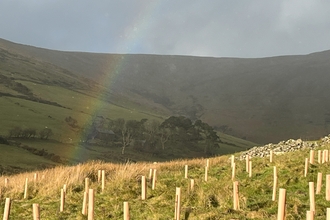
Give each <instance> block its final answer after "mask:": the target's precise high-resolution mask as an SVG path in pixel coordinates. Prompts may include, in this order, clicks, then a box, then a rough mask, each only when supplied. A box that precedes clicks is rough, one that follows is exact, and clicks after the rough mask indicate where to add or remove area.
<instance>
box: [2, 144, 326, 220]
mask: <svg viewBox="0 0 330 220" xmlns="http://www.w3.org/2000/svg"><path fill="white" fill-rule="evenodd" d="M317 155H318V160H317V161H318V163H319V164H322V163H326V162H328V161H329V151H328V150H323V151H321V150H319V151H318V154H317ZM314 157H315V152H314V150H311V151H310V157H309V158H305V170H304V176H305V177H306V176H307V173H308V164H314V163H315V161H314ZM273 159H274V154H273V152H272V151H271V152H270V157H269V161H270V162H273ZM209 168H210V161H209V159H207V160H206V165H205V176H204V181H205V182H207V181H208V170H209ZM231 168H232V181H233V193H232V195H233V209H234V210H239V209H240V204H239V182H238V181H235V175H236V173H235V172H236V164H235V157H234V155H232V156H231ZM246 172H247V173H248V176H249V177H250V178H251V177H252V160H251V158H250V156H249V155H247V156H246ZM97 176H98V178H97V181H98V182H99V183H101V193H103V192H104V189H105V170H98V175H97ZM148 178H149V181H150V182H151V189H152V190H154V189H155V188H156V180H157V169H155V168H151V169H150V170H149V177H148ZM184 178H185V179H188V165H185V166H184ZM41 179H44V176H42V177H41ZM37 181H38V174H37V173H35V174H34V177H33V182H34V183H33V184H35V183H36V182H37ZM277 183H278V176H277V168H276V166H274V167H273V193H272V201H275V200H276V193H277V192H276V189H277ZM28 184H29V179H28V178H26V179H25V184H24V199H27V198H28ZM194 184H195V181H194V179H190V184H189V191H193V190H194ZM8 185H9V179H8V178H5V187H7V186H8ZM325 185H326V186H325V187H326V190H325V194H326V195H325V197H326V201H330V175H326V184H325ZM89 186H90V180H89V178H85V190H84V195H83V204H82V212H81V213H82V214H83V215H87V216H88V220H92V219H94V199H95V191H94V189H90V187H89ZM321 187H322V173H318V175H317V183H316V189H315V187H314V182H309V201H310V208H309V210H308V211H306V219H310V220H312V219H314V215H315V210H316V209H315V206H316V204H315V194H320V192H321ZM66 190H67V186H66V184H64V185H63V188H62V189H61V195H60V207H59V211H60V212H63V211H64V209H65V195H66ZM146 199H147V181H146V176H141V200H146ZM180 203H181V188H180V187H176V191H175V204H174V219H175V220H179V219H180V209H181V204H180ZM10 205H11V200H10V198H6V201H5V208H4V217H3V220H8V219H9V215H10ZM285 206H286V189H283V188H280V189H279V198H278V213H277V219H278V220H284V219H285ZM123 213H124V214H123V218H124V220H129V219H130V214H129V204H128V202H124V203H123ZM326 213H327V214H326V219H327V220H330V208H327V212H326ZM33 219H34V220H37V219H40V207H39V204H33Z"/></svg>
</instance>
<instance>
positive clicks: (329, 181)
mask: <svg viewBox="0 0 330 220" xmlns="http://www.w3.org/2000/svg"><path fill="white" fill-rule="evenodd" d="M325 177H326V178H325V199H326V200H327V201H330V175H329V174H327V175H326V176H325Z"/></svg>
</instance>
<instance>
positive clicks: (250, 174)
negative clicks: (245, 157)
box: [249, 160, 252, 178]
mask: <svg viewBox="0 0 330 220" xmlns="http://www.w3.org/2000/svg"><path fill="white" fill-rule="evenodd" d="M249 177H250V178H251V177H252V161H251V160H250V161H249Z"/></svg>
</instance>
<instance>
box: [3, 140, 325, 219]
mask: <svg viewBox="0 0 330 220" xmlns="http://www.w3.org/2000/svg"><path fill="white" fill-rule="evenodd" d="M328 148H329V146H323V147H320V148H318V149H328ZM318 149H317V150H318ZM236 156H238V154H237V155H236ZM316 156H317V154H316ZM306 157H309V151H307V150H305V151H299V152H292V153H286V154H283V155H277V156H275V157H274V162H273V163H270V162H269V159H268V158H252V166H253V175H252V177H251V178H249V177H248V173H246V171H245V161H236V171H237V172H236V178H235V180H237V181H238V182H239V202H240V210H233V204H232V187H233V183H232V179H231V167H230V156H221V157H216V158H210V159H209V161H210V167H209V172H208V180H207V181H205V180H204V170H205V169H204V168H205V165H206V159H194V160H180V161H171V162H165V163H157V164H153V163H136V164H121V165H118V164H117V165H115V164H110V163H102V162H98V161H93V162H89V163H85V164H79V165H77V166H72V167H64V166H62V167H56V168H53V169H47V170H43V171H39V172H38V179H37V181H36V182H34V180H33V177H34V173H22V174H18V175H13V176H1V177H0V189H1V202H0V209H1V210H3V209H4V203H5V198H7V197H8V198H11V200H12V206H11V215H10V217H11V219H31V218H32V204H33V203H38V204H40V209H41V219H87V216H84V215H82V214H81V210H82V202H83V192H84V180H85V178H86V177H88V178H90V188H92V189H94V190H95V192H96V194H95V212H94V213H95V219H122V218H123V202H124V201H128V202H129V206H130V216H131V219H150V220H155V219H173V218H174V203H175V190H176V187H181V192H182V195H181V219H240V220H241V219H276V216H277V198H276V201H275V202H273V201H272V200H271V198H272V185H273V166H276V167H277V170H278V188H285V189H286V190H287V200H286V204H287V205H286V219H305V218H306V211H307V210H309V193H308V182H315V186H316V178H317V173H318V172H321V173H322V174H323V184H322V190H321V194H319V195H315V201H316V216H315V219H325V214H326V208H327V207H330V202H329V201H326V200H325V176H326V174H327V173H328V172H329V171H328V170H329V168H330V166H329V164H330V163H324V164H317V162H316V164H315V165H309V170H308V175H307V177H304V176H303V173H304V158H306ZM315 160H316V161H317V158H315ZM185 164H188V166H189V172H188V179H185V178H184V165H185ZM150 168H156V169H157V173H158V175H157V183H156V188H155V190H152V189H151V183H150V182H148V189H147V199H146V200H145V201H141V188H140V186H141V183H140V179H141V176H142V175H145V176H147V177H148V174H149V169H150ZM98 170H105V173H106V182H105V190H104V192H101V184H100V183H98V182H97V173H98ZM43 176H44V177H43ZM42 177H43V178H42ZM5 178H8V179H9V185H8V186H7V187H5V185H4V182H5ZM26 178H29V187H28V198H27V199H23V195H24V183H25V179H26ZM189 179H194V180H195V188H194V190H193V191H190V192H189V190H188V188H189V182H190V180H189ZM63 184H67V195H66V204H65V211H64V212H62V213H60V212H59V206H60V190H61V188H62V187H63ZM277 197H278V189H277ZM2 213H3V212H2Z"/></svg>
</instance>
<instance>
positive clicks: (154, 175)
mask: <svg viewBox="0 0 330 220" xmlns="http://www.w3.org/2000/svg"><path fill="white" fill-rule="evenodd" d="M156 174H157V170H156V169H154V172H153V177H152V190H154V189H155V188H156V179H157V177H156Z"/></svg>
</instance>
